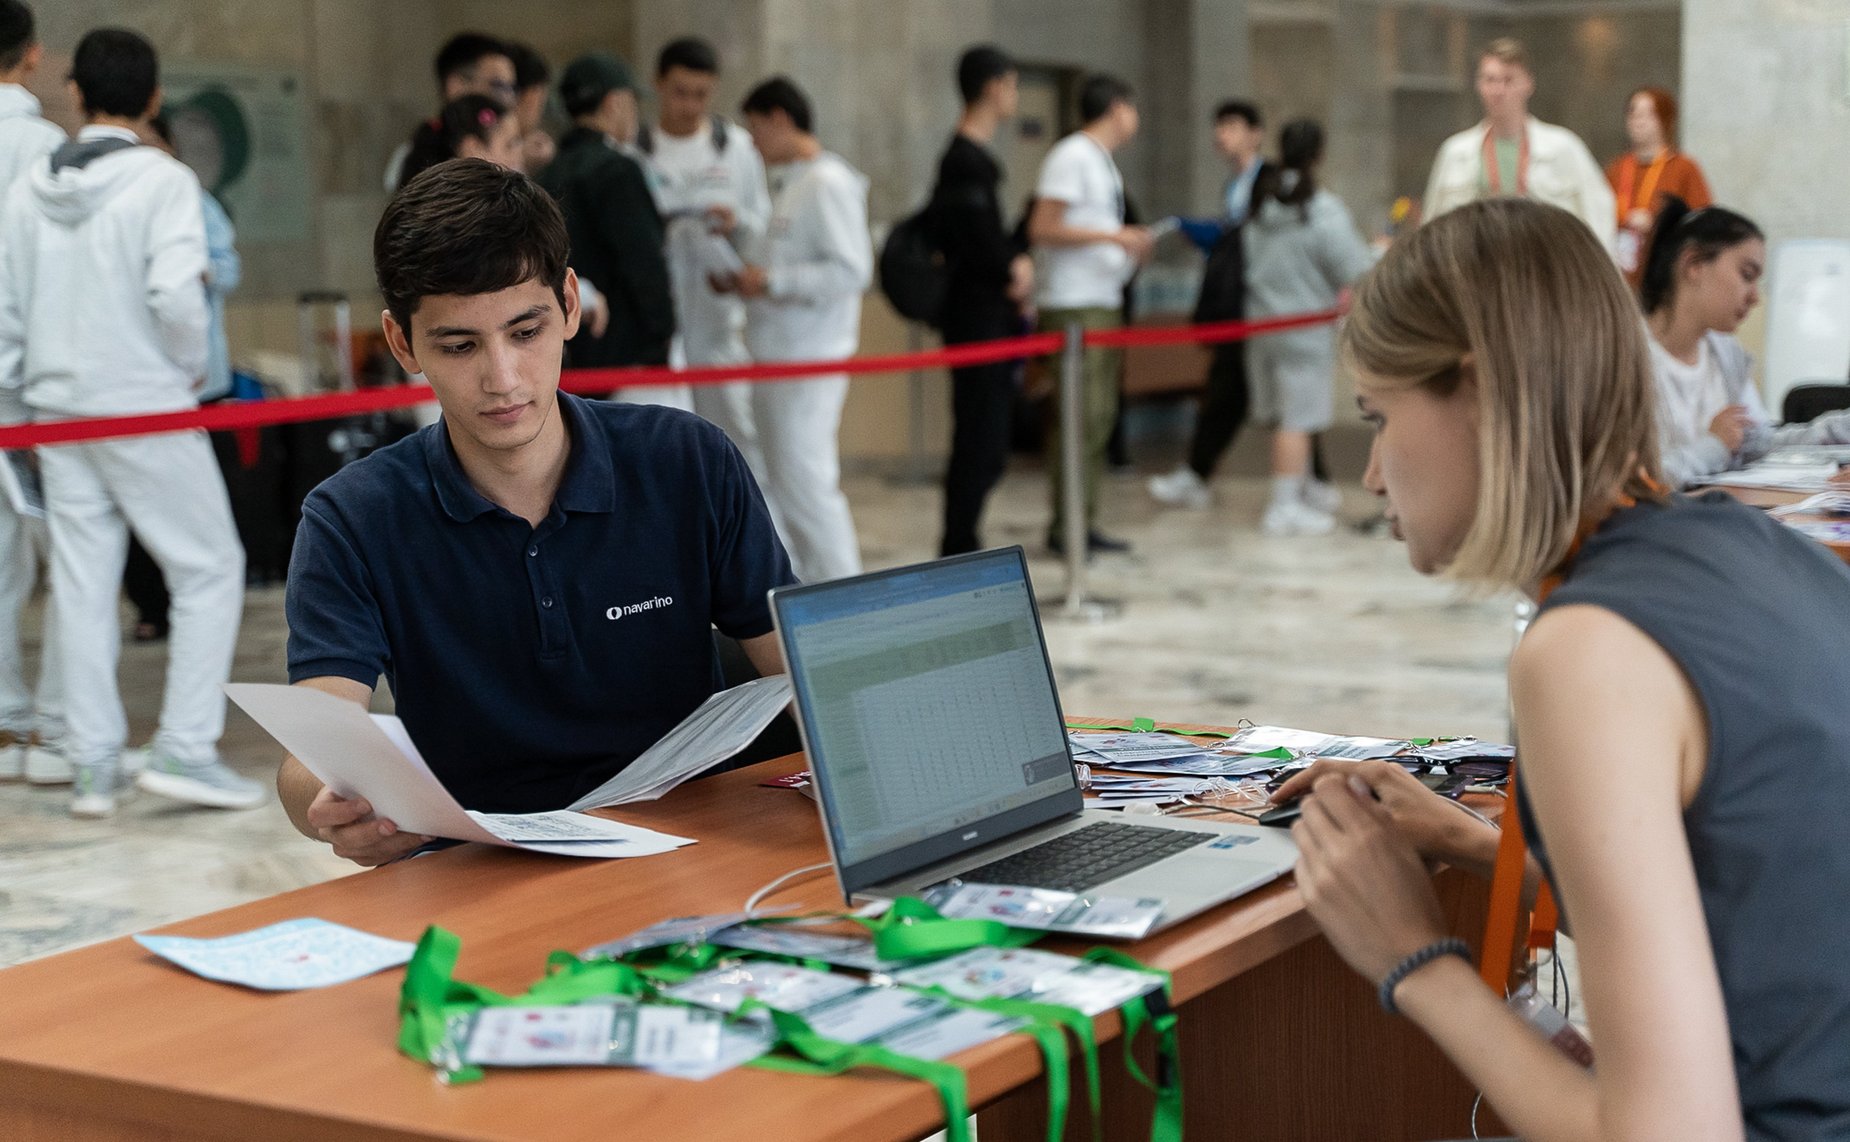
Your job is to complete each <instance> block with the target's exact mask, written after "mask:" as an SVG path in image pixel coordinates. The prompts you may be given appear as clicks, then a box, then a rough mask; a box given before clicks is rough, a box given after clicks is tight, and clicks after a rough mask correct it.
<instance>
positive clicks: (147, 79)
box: [71, 28, 161, 119]
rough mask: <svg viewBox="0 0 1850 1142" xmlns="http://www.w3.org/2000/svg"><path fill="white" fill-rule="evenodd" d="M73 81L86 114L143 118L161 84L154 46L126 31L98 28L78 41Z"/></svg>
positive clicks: (123, 29)
mask: <svg viewBox="0 0 1850 1142" xmlns="http://www.w3.org/2000/svg"><path fill="white" fill-rule="evenodd" d="M71 82H73V83H75V84H76V85H77V95H78V98H79V99H80V100H81V101H82V103H83V109H84V113H85V114H86V115H114V116H116V117H117V118H121V119H139V118H141V117H142V115H144V114H146V113H147V110H148V106H149V104H151V103H153V102H154V92H155V89H156V88H158V87H159V86H160V85H161V70H160V63H159V61H158V60H157V59H156V58H155V55H154V45H153V44H151V43H149V42H148V41H147V40H145V39H143V38H142V37H141V36H140V35H138V34H137V33H135V32H131V31H128V30H127V29H125V28H98V29H96V30H95V31H94V32H90V33H87V34H86V35H85V36H84V38H83V39H81V40H79V41H77V54H76V55H75V56H73V57H72V59H71Z"/></svg>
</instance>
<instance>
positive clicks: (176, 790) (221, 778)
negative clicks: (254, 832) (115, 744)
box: [135, 748, 265, 809]
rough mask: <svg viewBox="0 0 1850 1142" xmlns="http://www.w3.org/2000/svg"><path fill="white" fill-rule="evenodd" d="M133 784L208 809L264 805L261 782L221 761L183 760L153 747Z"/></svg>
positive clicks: (252, 807)
mask: <svg viewBox="0 0 1850 1142" xmlns="http://www.w3.org/2000/svg"><path fill="white" fill-rule="evenodd" d="M146 757H147V768H146V769H143V770H142V771H141V773H140V774H139V775H138V776H137V777H136V778H135V784H136V785H138V786H140V787H141V788H142V789H144V790H146V791H147V792H149V793H155V794H158V795H160V796H162V797H171V798H172V799H174V800H175V801H185V802H188V803H189V804H193V805H204V806H206V807H207V808H211V809H255V808H256V807H257V806H259V805H261V804H263V802H264V798H265V794H264V787H263V785H262V784H261V783H259V782H256V781H252V780H251V779H250V778H248V777H240V776H238V775H237V774H235V773H233V772H232V771H231V770H230V769H229V768H228V767H227V766H226V765H225V763H224V762H222V761H217V760H213V761H197V762H185V761H181V760H179V759H178V758H173V757H168V756H167V755H166V754H163V753H160V752H158V751H156V750H154V749H152V748H150V749H148V750H147V751H146Z"/></svg>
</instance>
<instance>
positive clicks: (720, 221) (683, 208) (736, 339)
mask: <svg viewBox="0 0 1850 1142" xmlns="http://www.w3.org/2000/svg"><path fill="white" fill-rule="evenodd" d="M718 82H719V55H718V53H716V52H715V51H714V50H713V46H712V45H711V44H709V43H707V42H706V41H705V40H701V39H697V38H694V37H688V38H685V39H679V40H675V41H674V42H672V43H670V44H669V45H668V46H666V47H664V48H663V49H662V51H661V54H660V56H659V57H657V59H656V65H655V93H656V98H657V101H658V102H659V104H660V113H659V116H658V118H657V120H656V122H655V123H654V125H652V126H649V127H645V128H643V129H642V131H641V132H639V133H638V134H637V137H636V148H637V150H638V151H640V152H641V153H642V154H643V156H644V161H645V162H646V163H647V165H648V167H649V171H650V174H651V175H652V177H651V179H650V188H651V189H652V190H654V192H655V202H656V206H657V207H659V208H660V210H661V212H662V222H663V224H664V226H665V227H666V231H667V251H666V252H667V259H668V280H669V283H670V286H671V288H672V289H673V292H674V308H675V321H676V324H677V327H678V328H677V330H676V336H675V340H674V346H673V348H672V349H671V351H670V352H671V357H670V360H671V361H672V362H673V363H674V364H676V365H738V364H743V363H745V362H747V361H750V360H751V355H750V354H749V353H748V352H747V351H746V346H745V306H744V303H743V302H742V301H741V300H740V299H739V297H738V296H737V295H736V294H732V293H722V292H720V291H718V290H716V289H714V288H713V283H712V279H713V277H715V276H716V275H717V276H720V277H722V278H723V277H725V276H727V275H728V274H729V273H731V272H734V271H736V270H737V262H738V256H739V255H738V252H739V251H742V250H745V251H749V250H751V249H753V248H754V247H755V246H756V245H757V243H758V242H759V240H760V239H762V238H763V236H764V227H765V223H766V221H767V220H768V219H769V218H770V216H771V194H770V191H769V190H767V189H766V187H765V181H764V163H763V162H762V161H761V160H760V159H759V157H758V152H757V150H756V149H754V148H753V147H752V142H751V139H750V138H748V137H747V136H746V134H745V132H744V131H742V130H740V129H739V127H738V126H737V125H736V124H734V123H731V122H729V121H727V119H726V118H725V117H724V116H722V115H715V114H713V113H712V104H713V89H714V87H715V86H716V85H717V84H718ZM750 388H751V386H750V385H749V384H747V383H746V382H743V381H734V382H728V383H725V384H718V385H695V386H693V387H692V389H691V390H690V389H689V388H688V386H685V385H683V386H677V390H678V391H677V392H676V393H672V394H671V393H668V392H659V391H658V390H656V389H652V388H651V389H645V390H636V394H637V395H630V396H629V397H628V399H632V400H643V401H646V402H648V403H652V404H666V403H678V404H679V407H682V408H688V409H691V410H693V411H694V412H697V413H699V414H700V415H701V416H703V417H705V418H706V419H707V420H710V421H712V422H713V423H714V424H717V425H719V426H720V427H721V428H723V429H725V430H726V434H727V435H728V436H730V437H732V441H733V443H734V444H736V445H738V448H739V451H741V452H742V453H744V454H745V460H746V462H747V463H748V464H750V465H751V467H752V470H753V471H754V472H756V473H757V474H758V475H759V477H760V478H761V479H762V477H763V467H762V465H761V463H760V457H759V455H758V447H757V443H756V435H755V432H754V429H753V426H752V415H751V396H750V393H749V390H750ZM681 402H685V403H681Z"/></svg>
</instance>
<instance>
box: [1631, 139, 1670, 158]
mask: <svg viewBox="0 0 1850 1142" xmlns="http://www.w3.org/2000/svg"><path fill="white" fill-rule="evenodd" d="M1665 150H1666V148H1665V147H1664V145H1663V144H1662V143H1646V144H1644V145H1642V146H1637V147H1633V148H1632V154H1634V155H1636V156H1637V158H1638V161H1639V162H1641V163H1654V162H1656V161H1657V156H1659V155H1661V154H1663V153H1664V151H1665Z"/></svg>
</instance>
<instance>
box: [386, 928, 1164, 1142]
mask: <svg viewBox="0 0 1850 1142" xmlns="http://www.w3.org/2000/svg"><path fill="white" fill-rule="evenodd" d="M857 922H859V923H861V924H863V925H864V926H865V927H867V928H868V929H869V930H870V931H872V932H873V934H874V945H875V953H876V954H877V955H879V956H880V957H881V958H882V959H891V960H904V959H924V958H927V957H936V956H942V955H948V954H950V953H953V952H959V951H966V950H969V949H971V948H976V947H1005V948H1019V947H1025V946H1026V945H1028V944H1030V943H1033V942H1034V941H1035V940H1036V939H1038V938H1039V937H1040V936H1041V934H1042V933H1040V932H1036V931H1031V930H1025V929H1019V928H1010V927H1008V926H1007V925H1005V924H1001V923H998V922H996V921H992V920H952V919H946V918H945V917H944V916H942V915H940V914H939V913H938V911H937V910H936V909H934V908H932V907H931V906H930V905H929V904H926V903H925V902H924V901H922V900H918V899H916V898H912V897H904V898H901V899H900V900H897V901H895V902H894V904H893V906H892V908H891V909H889V910H888V912H887V913H886V914H885V915H884V916H882V917H880V918H878V919H874V920H866V919H858V918H857ZM460 950H461V940H460V939H459V938H458V937H457V936H456V935H455V934H454V933H452V932H448V931H446V930H444V929H442V928H438V927H436V926H434V925H433V926H431V927H430V928H427V929H426V930H425V932H424V935H423V937H422V938H421V939H420V940H419V941H418V946H417V951H416V952H415V953H414V954H413V955H412V958H411V962H410V964H409V965H408V967H407V968H406V971H405V982H404V986H403V989H402V990H401V993H400V998H399V1015H400V1024H399V1036H398V1047H399V1050H401V1051H402V1052H404V1053H405V1054H407V1055H409V1056H411V1057H412V1058H414V1059H418V1060H419V1061H421V1062H426V1063H430V1064H432V1065H434V1066H437V1067H438V1068H440V1069H441V1070H442V1072H443V1074H444V1078H445V1080H446V1081H448V1082H452V1083H464V1082H473V1081H476V1080H478V1079H480V1078H481V1077H482V1070H481V1068H479V1067H471V1066H464V1065H462V1062H461V1060H460V1059H459V1058H456V1057H454V1056H453V1055H452V1054H451V1053H450V1050H449V1047H448V1044H449V1042H450V1037H449V1030H448V1027H449V1021H450V1020H451V1019H452V1018H454V1017H456V1016H458V1015H463V1014H467V1013H469V1012H471V1011H474V1010H477V1009H479V1008H482V1007H489V1006H505V1005H510V1004H517V1005H541V1004H571V1003H578V1002H581V1001H583V1000H586V999H592V998H596V997H599V996H608V995H628V996H642V995H647V994H651V993H652V992H653V991H654V990H655V988H656V986H657V985H658V984H672V983H678V982H680V981H682V980H685V979H688V978H689V977H691V976H694V975H696V974H698V973H699V972H702V971H705V970H707V969H708V968H710V967H712V966H713V965H714V964H715V963H717V962H718V961H719V960H721V959H722V958H727V957H730V956H734V955H738V953H737V952H730V951H727V950H724V949H721V948H719V947H716V946H714V945H712V944H698V945H691V946H683V947H680V948H675V949H669V950H667V951H662V950H659V949H657V950H653V951H650V952H640V953H634V954H633V955H632V956H631V957H626V958H624V959H594V960H584V959H580V958H579V957H577V956H574V955H572V954H571V953H569V952H554V953H552V954H551V955H550V956H549V957H547V972H546V976H545V978H543V979H541V980H540V981H539V982H538V983H536V984H534V985H533V986H532V987H531V988H529V989H528V990H527V991H526V992H525V993H523V994H521V995H518V996H507V995H502V994H501V993H499V992H496V991H493V990H490V989H488V988H485V987H480V986H478V985H475V984H469V983H463V982H460V981H458V980H456V979H455V978H454V973H455V968H456V960H457V956H458V953H459V952H460ZM748 958H755V959H780V960H788V959H791V958H793V957H782V956H769V957H767V956H759V955H755V954H752V955H749V957H748ZM1083 958H1084V959H1086V960H1088V961H1092V962H1097V963H1109V964H1113V965H1115V966H1119V967H1125V968H1130V969H1132V970H1135V971H1155V970H1156V969H1151V968H1147V967H1145V966H1144V965H1142V964H1141V963H1139V962H1137V961H1136V960H1135V959H1132V958H1131V957H1130V956H1127V955H1124V954H1123V953H1121V952H1117V951H1114V950H1111V949H1107V948H1096V949H1094V950H1092V951H1091V952H1088V953H1087V954H1086V955H1085V956H1084V957H1083ZM798 962H802V961H801V960H799V961H798ZM810 966H814V967H818V968H825V967H826V965H821V964H815V965H810ZM1157 974H1160V975H1162V976H1163V981H1164V982H1163V988H1162V990H1161V991H1159V992H1156V993H1153V994H1151V995H1146V996H1143V997H1140V998H1138V999H1134V1000H1132V1001H1130V1002H1129V1003H1127V1004H1125V1005H1124V1006H1123V1007H1122V1008H1121V1009H1120V1010H1121V1014H1122V1017H1123V1020H1124V1043H1125V1051H1124V1059H1125V1066H1126V1067H1127V1069H1128V1070H1129V1071H1130V1073H1131V1075H1132V1077H1133V1078H1135V1079H1136V1080H1137V1081H1138V1082H1139V1083H1141V1084H1142V1085H1144V1086H1146V1087H1148V1088H1149V1089H1151V1090H1152V1091H1154V1092H1155V1093H1156V1096H1157V1100H1156V1114H1155V1118H1154V1119H1153V1121H1152V1124H1151V1132H1150V1137H1151V1142H1180V1139H1181V1137H1182V1085H1181V1068H1180V1065H1179V1054H1178V1050H1177V1044H1176V1030H1175V1027H1176V1017H1175V1014H1174V1012H1173V1011H1171V1010H1170V1006H1169V1002H1168V993H1169V988H1170V984H1169V977H1168V973H1166V972H1158V973H1157ZM924 990H925V991H926V993H927V994H932V995H935V996H937V997H939V998H941V999H944V1000H946V1001H948V1002H951V1003H954V1004H957V1005H958V1006H962V1007H967V1008H974V1009H978V1010H983V1011H990V1012H994V1013H996V1014H999V1015H1006V1016H1012V1017H1015V1018H1019V1019H1022V1020H1024V1021H1025V1025H1024V1026H1023V1028H1022V1031H1023V1032H1024V1033H1026V1034H1027V1035H1029V1036H1030V1037H1031V1038H1033V1039H1034V1040H1035V1042H1036V1043H1037V1045H1038V1046H1039V1047H1040V1050H1041V1056H1042V1060H1043V1064H1044V1067H1045V1073H1046V1077H1047V1100H1048V1107H1047V1118H1048V1122H1047V1138H1048V1142H1058V1139H1060V1138H1061V1137H1062V1136H1063V1135H1064V1132H1065V1129H1066V1120H1067V1116H1068V1113H1069V1110H1070V1104H1071V1093H1070V1085H1071V1078H1070V1067H1069V1065H1068V1048H1067V1043H1066V1040H1065V1038H1064V1037H1063V1035H1062V1032H1063V1031H1064V1032H1065V1033H1066V1034H1070V1035H1071V1036H1072V1038H1073V1040H1074V1041H1075V1042H1076V1043H1077V1044H1078V1046H1079V1049H1080V1056H1081V1060H1082V1064H1083V1067H1084V1072H1085V1076H1086V1094H1087V1101H1088V1104H1089V1108H1090V1110H1091V1112H1092V1136H1093V1138H1094V1140H1095V1142H1096V1140H1097V1139H1099V1138H1100V1136H1101V1129H1102V1121H1103V1119H1102V1105H1101V1100H1100V1082H1099V1065H1098V1044H1097V1041H1096V1039H1095V1037H1094V1035H1093V1030H1092V1020H1091V1018H1090V1017H1089V1016H1087V1015H1086V1014H1085V1013H1083V1012H1081V1011H1079V1010H1077V1009H1075V1008H1071V1007H1064V1006H1060V1005H1057V1004H1047V1003H1036V1002H1033V1001H1031V1000H1024V999H1012V998H1006V997H1004V998H992V999H982V1000H964V999H958V998H957V997H955V996H952V995H950V994H949V993H947V992H944V991H943V990H942V989H939V988H930V989H924ZM757 1010H763V1011H765V1012H767V1013H768V1016H769V1018H770V1020H771V1026H772V1028H773V1030H774V1031H776V1033H777V1036H778V1044H779V1045H780V1046H782V1047H784V1048H786V1049H788V1050H789V1051H790V1052H791V1053H793V1054H794V1055H795V1056H796V1057H795V1058H790V1057H788V1056H779V1055H775V1054H771V1055H765V1056H764V1057H762V1058H760V1059H757V1060H755V1061H754V1062H753V1063H752V1064H751V1065H753V1066H757V1067H760V1068H762V1069H766V1070H775V1071H784V1072H787V1073H800V1074H823V1075H837V1074H841V1073H843V1072H844V1071H847V1070H851V1069H853V1068H855V1067H860V1066H871V1067H878V1068H880V1069H883V1070H889V1071H893V1072H895V1073H897V1074H903V1075H906V1076H908V1077H911V1078H916V1079H920V1080H922V1081H924V1082H927V1083H930V1084H931V1085H932V1086H933V1087H934V1088H935V1089H936V1090H937V1091H938V1095H939V1098H940V1099H941V1100H942V1102H943V1105H944V1114H945V1128H946V1135H947V1138H948V1142H971V1139H970V1133H969V1124H968V1118H969V1104H970V1100H969V1092H968V1086H967V1084H966V1082H965V1078H964V1073H963V1071H962V1070H961V1069H960V1068H958V1067H956V1066H954V1065H953V1064H950V1063H946V1062H943V1061H941V1060H935V1059H921V1058H916V1057H914V1056H911V1055H905V1054H901V1053H900V1052H897V1051H894V1050H891V1049H890V1048H887V1047H882V1046H879V1045H878V1044H871V1043H847V1042H841V1041H839V1040H834V1039H829V1038H826V1037H824V1036H822V1035H819V1034H817V1033H816V1031H815V1030H814V1029H813V1028H811V1027H810V1026H809V1024H808V1023H807V1022H806V1021H805V1020H804V1019H803V1018H802V1017H801V1016H798V1015H795V1014H793V1013H791V1012H787V1011H779V1010H776V1009H775V1008H771V1007H768V1006H766V1005H765V1004H764V1003H763V1002H761V1001H759V1000H748V1001H747V1002H746V1003H745V1004H744V1005H742V1006H741V1007H740V1009H739V1012H738V1014H740V1015H745V1014H748V1013H749V1012H752V1011H757ZM1145 1026H1149V1027H1151V1028H1152V1029H1153V1030H1154V1032H1155V1033H1156V1036H1157V1068H1156V1078H1155V1079H1151V1078H1150V1077H1148V1076H1147V1075H1145V1074H1144V1072H1143V1070H1142V1068H1141V1067H1140V1066H1139V1065H1138V1063H1137V1061H1136V1058H1135V1054H1134V1050H1133V1045H1134V1042H1135V1039H1136V1037H1137V1035H1138V1034H1139V1033H1140V1032H1141V1031H1142V1029H1143V1028H1144V1027H1145Z"/></svg>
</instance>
